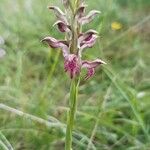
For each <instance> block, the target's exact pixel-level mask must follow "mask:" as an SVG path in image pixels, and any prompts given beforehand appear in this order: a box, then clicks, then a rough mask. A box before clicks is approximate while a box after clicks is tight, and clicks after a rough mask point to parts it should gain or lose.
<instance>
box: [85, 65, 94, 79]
mask: <svg viewBox="0 0 150 150" xmlns="http://www.w3.org/2000/svg"><path fill="white" fill-rule="evenodd" d="M94 74H95V69H94V68H88V70H87V74H86V76H85V80H88V79H89V78H90V77H92V76H93V75H94Z"/></svg>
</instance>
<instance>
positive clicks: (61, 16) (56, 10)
mask: <svg viewBox="0 0 150 150" xmlns="http://www.w3.org/2000/svg"><path fill="white" fill-rule="evenodd" d="M48 8H49V9H51V10H53V11H54V13H55V15H56V17H57V18H58V19H59V20H61V21H63V22H66V23H67V19H66V15H65V13H64V12H63V11H62V10H61V9H60V8H59V7H57V6H49V7H48Z"/></svg>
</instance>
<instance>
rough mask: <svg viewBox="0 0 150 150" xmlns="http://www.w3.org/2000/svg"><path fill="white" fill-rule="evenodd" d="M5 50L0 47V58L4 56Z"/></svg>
mask: <svg viewBox="0 0 150 150" xmlns="http://www.w3.org/2000/svg"><path fill="white" fill-rule="evenodd" d="M5 54H6V51H5V50H3V49H1V48H0V58H2V57H4V55H5Z"/></svg>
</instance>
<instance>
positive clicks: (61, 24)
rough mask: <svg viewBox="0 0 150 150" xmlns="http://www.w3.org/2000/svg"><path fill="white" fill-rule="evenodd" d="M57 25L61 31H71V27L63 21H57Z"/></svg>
mask: <svg viewBox="0 0 150 150" xmlns="http://www.w3.org/2000/svg"><path fill="white" fill-rule="evenodd" d="M55 25H57V26H58V29H59V31H60V32H70V30H71V27H70V26H69V25H67V24H66V23H64V22H63V21H57V22H56V23H54V25H53V26H55Z"/></svg>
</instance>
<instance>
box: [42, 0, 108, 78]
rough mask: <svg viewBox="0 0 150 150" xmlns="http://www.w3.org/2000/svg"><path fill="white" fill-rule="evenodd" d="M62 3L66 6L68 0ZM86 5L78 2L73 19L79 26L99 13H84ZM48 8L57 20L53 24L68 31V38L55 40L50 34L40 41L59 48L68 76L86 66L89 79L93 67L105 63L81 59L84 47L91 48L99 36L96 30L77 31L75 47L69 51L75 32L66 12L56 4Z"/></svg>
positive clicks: (98, 60)
mask: <svg viewBox="0 0 150 150" xmlns="http://www.w3.org/2000/svg"><path fill="white" fill-rule="evenodd" d="M62 2H63V4H64V5H65V6H66V5H68V3H69V1H68V0H63V1H62ZM86 7H87V6H86V5H84V4H83V3H81V4H80V6H79V8H78V9H77V10H76V12H75V21H76V23H77V25H78V24H79V25H80V26H82V25H84V24H86V23H89V22H91V21H92V20H93V19H94V18H95V16H96V15H97V14H99V13H100V12H99V11H96V10H93V11H90V12H89V13H88V15H85V8H86ZM49 9H50V10H53V11H54V13H55V15H56V18H57V19H58V21H56V23H55V24H54V25H56V26H57V27H58V30H59V31H60V32H65V33H68V34H67V35H68V36H69V38H67V39H69V40H57V39H55V38H53V37H51V36H48V37H45V38H44V39H43V40H42V41H43V42H46V43H47V44H48V45H49V46H50V47H52V48H54V49H58V48H59V49H61V50H62V54H63V57H64V70H65V72H68V74H69V75H70V78H71V79H72V78H75V77H77V76H79V75H80V73H81V69H82V68H86V69H87V75H86V77H85V79H89V78H90V77H92V76H93V75H94V74H95V69H96V68H97V67H98V66H99V65H101V64H106V63H105V62H104V61H102V60H101V59H95V60H93V61H88V60H82V52H83V50H84V49H85V48H91V47H93V45H94V44H95V43H96V39H97V38H98V37H99V36H98V32H97V31H95V30H92V29H90V30H88V31H87V32H84V33H82V32H80V33H78V32H77V34H78V35H77V39H76V40H77V42H76V46H75V47H76V49H74V52H73V53H72V52H71V50H70V49H71V47H72V44H73V42H72V41H73V40H74V39H73V37H74V36H73V34H74V32H75V29H76V28H74V27H73V26H72V24H71V22H70V20H68V18H67V17H66V16H67V14H65V13H64V12H63V11H61V10H60V9H59V8H58V7H56V6H50V7H49Z"/></svg>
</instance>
